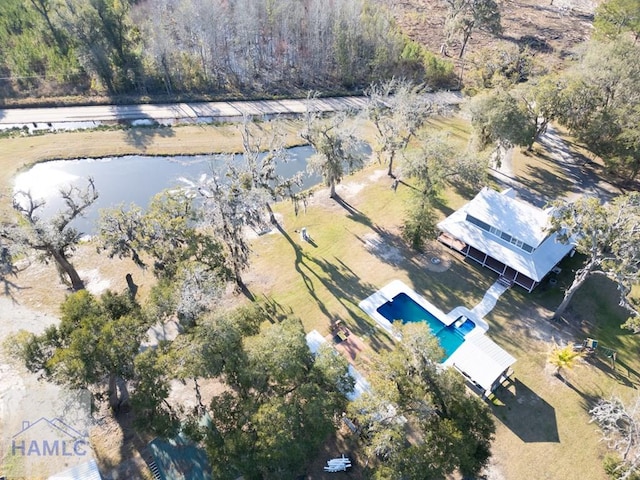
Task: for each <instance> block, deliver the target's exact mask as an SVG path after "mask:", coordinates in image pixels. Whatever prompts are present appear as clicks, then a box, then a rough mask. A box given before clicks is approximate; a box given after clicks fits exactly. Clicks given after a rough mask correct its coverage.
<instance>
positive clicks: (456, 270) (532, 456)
mask: <svg viewBox="0 0 640 480" xmlns="http://www.w3.org/2000/svg"><path fill="white" fill-rule="evenodd" d="M449 127H450V128H451V129H452V131H453V133H454V135H456V136H457V137H459V139H460V141H461V142H462V143H463V142H464V141H465V139H466V138H467V137H468V125H467V124H466V123H465V122H464V121H462V120H460V119H452V120H447V119H439V120H437V121H434V122H433V128H449ZM168 130H171V132H168V133H163V134H161V135H159V134H156V133H154V132H153V131H147V130H145V131H144V132H143V133H140V134H139V135H137V134H136V135H137V136H138V137H144V141H143V140H139V141H138V145H137V146H136V142H134V141H132V137H135V136H136V135H133V134H132V133H131V132H127V131H109V132H85V133H65V134H56V135H45V136H42V137H23V138H15V139H0V151H1V152H3V153H2V157H1V158H0V168H1V170H0V171H1V172H2V176H1V177H0V182H1V184H2V185H3V187H4V188H3V190H4V191H6V189H7V188H8V186H9V185H10V178H11V177H12V176H13V175H14V174H15V172H16V171H17V170H18V169H19V168H22V167H23V166H24V165H27V164H30V163H33V162H35V161H38V160H42V159H48V158H53V157H56V158H63V157H64V158H67V157H83V156H102V155H108V154H113V153H120V154H121V153H154V154H161V153H167V154H174V153H201V152H209V151H218V150H219V151H233V150H237V149H238V148H239V143H238V140H237V136H235V135H237V129H235V127H234V126H224V127H222V128H221V129H215V128H213V127H180V128H176V129H168ZM370 134H371V132H370V130H369V131H368V132H367V135H370ZM291 138H292V141H293V140H294V139H295V138H294V136H293V135H292V137H291ZM223 146H224V148H223ZM143 147H144V148H143ZM514 167H515V169H516V173H518V172H525V173H524V174H523V176H522V178H523V179H524V180H523V182H525V183H526V184H527V185H528V186H529V187H530V188H536V185H538V187H539V188H544V190H545V191H546V192H552V193H553V192H558V193H562V192H563V191H567V190H568V189H569V186H570V184H569V180H568V179H567V178H565V177H564V176H563V175H561V174H560V173H558V171H557V167H556V166H554V165H553V163H552V162H551V161H550V160H549V159H548V158H539V157H536V156H524V155H520V154H518V156H517V158H516V162H515V165H514ZM385 171H386V170H385V168H384V166H382V165H378V164H372V165H370V166H368V167H367V168H365V169H364V170H362V171H360V172H358V173H356V174H354V175H351V176H349V177H347V178H345V179H344V181H343V184H342V185H341V186H340V187H339V188H338V194H339V195H340V197H341V201H334V200H331V199H329V198H328V193H327V191H326V190H324V189H317V192H316V194H315V195H314V196H313V197H312V199H311V201H310V203H309V205H308V206H307V209H306V212H301V213H299V214H298V215H297V216H296V215H295V214H294V211H293V206H292V205H291V204H289V203H286V202H284V203H281V204H278V205H276V206H275V207H274V210H275V211H276V213H277V214H278V216H279V218H280V227H281V228H280V232H276V233H272V234H266V235H263V236H260V237H258V238H256V239H255V240H254V241H253V256H252V260H251V261H252V263H251V268H250V270H249V271H248V272H247V274H246V280H247V283H248V287H249V290H250V291H251V293H252V294H253V295H254V296H255V297H256V298H257V299H261V300H264V301H268V302H270V303H271V304H272V305H273V306H274V307H275V308H277V309H280V310H281V311H283V312H285V313H292V314H294V315H296V316H298V317H299V318H300V319H301V320H302V321H303V323H304V326H305V328H306V329H307V330H311V329H317V330H319V331H320V332H321V333H323V334H327V333H328V331H329V323H330V321H332V320H334V319H337V318H340V319H342V320H343V321H344V322H345V323H346V325H347V326H348V327H349V328H350V329H351V330H352V332H353V333H354V334H355V335H358V336H359V337H360V338H361V339H362V340H363V341H364V342H365V344H366V345H367V347H368V349H367V350H365V351H364V352H362V353H361V354H359V355H358V356H357V357H356V359H355V362H356V364H357V365H358V368H360V369H362V371H363V372H366V370H367V358H368V357H370V356H371V355H374V354H375V352H376V351H379V350H381V349H385V348H391V347H392V346H393V342H392V341H391V340H390V339H389V338H388V337H387V336H386V335H385V334H384V333H382V332H381V331H380V330H379V329H377V328H376V327H375V325H374V324H373V322H372V320H371V319H370V318H368V317H367V316H366V315H365V314H364V313H363V312H362V311H361V310H360V309H359V308H358V303H359V302H360V301H361V300H362V299H364V298H366V297H367V296H368V295H370V294H371V293H373V292H374V291H376V290H377V289H379V288H380V287H382V286H384V285H385V284H386V283H388V282H390V281H391V280H394V279H400V280H402V281H403V282H405V283H407V284H408V285H410V286H412V287H413V288H414V289H415V290H416V291H417V292H418V293H420V294H422V295H423V296H424V297H426V298H427V300H429V301H430V302H432V303H433V304H434V305H436V306H437V307H438V308H440V309H442V310H443V311H445V312H447V311H449V310H451V309H453V308H454V307H456V306H458V305H464V306H467V307H468V308H472V307H473V306H474V305H476V304H477V303H478V302H480V300H481V299H482V296H483V294H484V292H485V291H486V290H487V289H488V288H489V286H490V285H491V284H492V283H493V282H494V281H495V280H496V276H495V274H493V273H492V272H490V271H489V270H485V269H482V268H480V267H479V266H478V265H477V264H475V263H469V262H466V261H464V260H463V259H462V258H461V257H460V256H458V255H456V254H454V253H452V252H449V251H448V250H446V249H444V248H443V247H439V246H438V245H437V244H432V243H429V245H428V247H429V248H430V251H429V252H428V253H426V254H418V253H416V252H413V251H411V250H410V249H408V248H407V246H406V245H405V244H404V242H403V241H402V239H401V237H400V226H401V224H402V220H403V218H404V215H405V211H406V205H407V200H408V197H409V195H410V194H411V190H410V188H408V187H406V186H404V185H402V184H401V186H400V188H398V190H397V191H396V192H394V191H393V190H392V189H391V188H390V185H391V180H390V179H389V177H387V176H386V175H385ZM526 172H529V175H527V173H526ZM531 172H535V175H534V174H532V173H531ZM407 181H408V180H407ZM469 194H470V193H469V192H464V191H457V190H456V189H451V190H450V191H448V192H445V193H444V194H443V196H442V202H441V205H440V206H439V214H440V215H441V216H442V217H444V216H445V215H447V214H448V213H450V212H452V211H453V210H455V209H456V208H458V207H459V206H460V205H461V204H462V203H463V202H464V201H465V200H466V199H467V198H466V197H465V195H466V196H468V195H469ZM471 194H472V193H471ZM2 202H3V203H4V208H8V206H7V203H6V197H3V198H2ZM302 227H306V228H307V229H308V232H309V234H310V236H311V238H312V240H313V242H311V243H309V242H303V241H302V240H301V239H300V235H299V233H298V231H299V230H300V229H301V228H302ZM436 254H437V255H438V256H441V258H443V259H444V260H445V262H444V265H446V267H447V268H446V269H443V270H444V271H434V270H433V269H430V268H428V267H429V260H430V256H431V255H436ZM87 255H89V254H87ZM91 255H96V254H95V252H94V253H92V254H91ZM579 260H580V259H579V258H578V256H576V257H574V258H572V259H567V260H566V261H565V263H563V264H562V267H563V271H562V273H561V274H560V276H559V279H558V283H557V285H555V286H552V285H549V284H548V283H543V284H542V285H540V287H539V288H538V289H536V290H535V291H534V292H533V293H532V294H527V293H525V292H523V291H522V290H519V289H518V288H514V289H511V290H509V291H507V292H506V293H505V294H504V295H503V296H502V297H501V298H500V299H499V301H498V304H497V306H496V308H495V309H494V310H493V311H492V312H490V313H489V315H488V316H487V317H486V319H487V321H488V323H489V326H490V328H489V332H488V334H489V336H490V337H491V338H492V339H493V340H494V341H496V342H497V343H498V344H500V345H501V346H502V347H503V348H505V349H506V350H507V351H508V352H510V353H511V354H512V355H513V356H514V357H516V359H517V363H516V364H515V365H514V370H515V375H514V380H513V383H511V384H510V385H506V386H505V388H502V389H500V390H499V391H498V392H497V393H496V395H495V397H494V398H492V399H491V402H490V404H491V408H492V409H493V411H494V413H495V416H496V420H497V425H498V431H497V434H496V439H495V442H494V447H493V451H494V463H495V471H496V472H498V473H497V474H496V475H498V474H499V475H501V476H494V477H491V478H504V479H509V480H512V479H513V480H519V479H523V480H524V479H527V480H529V479H532V478H535V479H559V478H562V479H567V480H571V479H576V480H578V479H580V480H583V479H585V478H589V479H604V478H606V475H605V473H604V471H603V469H602V462H601V460H602V456H603V455H604V453H605V452H606V450H605V446H604V445H603V444H602V443H601V442H599V440H600V436H599V433H598V431H597V427H596V426H595V425H593V424H590V423H589V416H588V410H589V408H590V407H591V406H592V405H593V402H595V401H596V400H597V399H598V398H599V397H605V398H608V397H610V396H612V395H617V396H620V397H622V398H631V397H633V396H634V395H636V389H637V387H638V385H639V384H640V379H639V377H638V372H640V359H639V358H638V355H637V353H638V348H639V347H640V342H639V339H638V337H637V336H635V335H632V334H630V333H629V332H627V331H625V330H622V329H620V327H619V325H620V324H621V323H622V322H623V321H624V319H625V318H626V314H625V312H623V311H622V310H621V309H620V308H619V307H617V292H616V291H615V288H614V286H613V285H611V284H610V282H607V281H605V280H603V279H600V278H594V279H591V280H589V281H588V282H587V284H586V285H585V286H584V287H583V288H582V289H581V290H580V291H579V292H578V293H577V294H576V296H575V297H574V300H573V302H572V305H571V307H570V309H569V310H568V312H567V315H566V317H565V319H564V320H562V321H560V322H553V321H551V320H550V319H551V316H552V313H553V309H554V308H555V306H557V305H558V304H559V302H560V300H561V298H562V288H563V287H566V286H568V285H569V283H570V282H571V274H572V270H574V269H575V268H577V266H578V265H579V263H578V262H579ZM123 268H131V266H130V265H127V266H126V267H123ZM122 276H124V275H122ZM146 278H147V283H148V282H149V281H150V276H147V277H146ZM18 280H19V279H18ZM236 300H237V301H242V298H237V299H236ZM587 337H592V338H597V339H598V340H599V341H600V342H601V345H602V346H606V347H608V348H611V349H614V350H616V351H617V352H618V362H617V364H616V365H615V368H612V365H611V364H610V362H609V359H607V358H606V357H605V356H603V355H602V354H601V352H599V353H598V354H597V355H596V356H595V357H593V358H590V359H588V360H585V361H584V362H581V364H580V365H578V366H577V367H576V368H575V369H573V370H572V371H569V372H566V374H565V381H562V380H561V379H559V378H558V377H556V376H555V375H554V374H553V373H554V372H553V369H552V368H551V367H549V366H548V364H547V362H546V358H547V353H548V352H549V350H550V348H551V346H552V345H553V344H554V342H556V343H564V342H567V341H576V342H581V341H582V340H584V339H585V338H587ZM314 478H315V477H314Z"/></svg>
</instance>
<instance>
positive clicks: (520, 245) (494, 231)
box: [467, 214, 535, 253]
mask: <svg viewBox="0 0 640 480" xmlns="http://www.w3.org/2000/svg"><path fill="white" fill-rule="evenodd" d="M467 222H469V223H473V224H474V225H477V226H478V227H480V228H481V229H482V230H485V231H486V232H490V233H492V234H493V235H495V236H496V237H498V238H500V239H502V240H504V241H505V242H508V243H510V244H512V245H515V246H516V247H518V248H519V249H521V250H524V251H525V252H527V253H531V252H533V251H534V250H535V249H534V248H533V247H532V246H531V245H528V244H526V243H524V242H523V241H522V240H518V239H517V238H515V237H512V236H511V235H509V234H508V233H506V232H503V231H502V230H500V229H498V228H496V227H492V226H491V225H489V224H488V223H485V222H483V221H482V220H479V219H477V218H476V217H474V216H472V215H469V214H467Z"/></svg>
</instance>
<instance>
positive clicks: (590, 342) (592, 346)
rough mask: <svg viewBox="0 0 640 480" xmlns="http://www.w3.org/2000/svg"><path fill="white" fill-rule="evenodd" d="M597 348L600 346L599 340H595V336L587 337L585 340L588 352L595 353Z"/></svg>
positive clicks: (585, 348) (585, 347) (585, 349)
mask: <svg viewBox="0 0 640 480" xmlns="http://www.w3.org/2000/svg"><path fill="white" fill-rule="evenodd" d="M596 348H598V340H594V339H593V338H587V339H586V340H585V341H584V351H585V352H587V354H593V353H595V351H596Z"/></svg>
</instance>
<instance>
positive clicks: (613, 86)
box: [558, 36, 640, 183]
mask: <svg viewBox="0 0 640 480" xmlns="http://www.w3.org/2000/svg"><path fill="white" fill-rule="evenodd" d="M639 54H640V44H638V43H633V42H632V41H631V40H630V39H628V38H625V37H624V36H619V37H616V38H615V39H613V40H611V41H608V42H599V41H595V40H592V41H591V42H589V43H588V44H587V46H586V48H585V49H584V52H583V54H582V55H581V57H580V59H579V62H578V64H577V65H576V66H575V67H574V68H573V69H572V70H571V71H569V72H568V73H567V74H566V75H564V76H563V85H561V88H562V91H561V96H560V99H561V107H562V108H561V109H560V114H559V115H558V120H559V121H560V123H562V124H563V125H565V126H566V127H567V128H568V129H569V131H570V132H571V133H572V134H573V135H574V136H575V137H576V138H577V139H578V140H579V141H580V142H582V143H583V144H584V145H585V146H586V147H587V148H588V149H589V150H590V151H591V152H593V153H594V154H596V155H598V156H599V157H601V158H602V159H603V160H604V163H605V165H606V167H607V169H608V170H609V172H611V173H612V174H613V175H615V176H616V177H618V178H620V179H622V180H623V181H625V182H629V183H631V182H633V181H634V180H635V179H636V178H637V177H638V174H639V173H640V64H639V63H638V62H637V58H638V55H639Z"/></svg>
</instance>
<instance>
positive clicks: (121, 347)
mask: <svg viewBox="0 0 640 480" xmlns="http://www.w3.org/2000/svg"><path fill="white" fill-rule="evenodd" d="M60 310H61V316H60V324H59V325H57V326H55V325H54V326H51V327H49V328H48V329H47V330H46V331H45V332H44V333H42V334H40V335H34V334H31V335H30V336H29V337H28V338H27V339H26V340H25V342H24V344H23V347H22V356H23V360H24V361H25V364H26V366H27V368H28V369H29V370H31V371H32V372H40V373H42V374H43V375H44V376H45V378H48V379H51V380H53V381H54V382H56V383H59V384H62V385H67V386H69V387H72V388H88V389H90V390H91V391H92V392H93V393H94V395H95V396H96V397H97V398H102V397H103V394H105V393H106V395H107V398H108V400H109V405H110V406H111V408H112V409H113V410H114V411H117V410H118V409H119V408H120V407H121V406H123V405H125V404H126V403H127V402H128V383H129V382H130V381H131V380H132V379H133V378H134V361H135V358H136V356H137V354H138V352H139V349H140V343H141V341H142V339H143V336H144V334H145V332H146V331H147V328H148V324H147V322H146V320H145V318H144V316H143V315H142V313H141V309H140V306H139V305H138V304H137V303H136V302H135V301H134V300H133V299H132V297H131V296H130V295H129V294H128V293H123V294H115V293H111V292H107V293H105V294H103V295H102V296H101V297H100V298H96V297H94V296H93V295H91V294H90V293H88V292H87V291H86V290H82V291H80V292H76V293H74V294H72V295H70V296H69V297H67V299H66V300H65V302H64V303H63V304H62V306H61V308H60Z"/></svg>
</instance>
